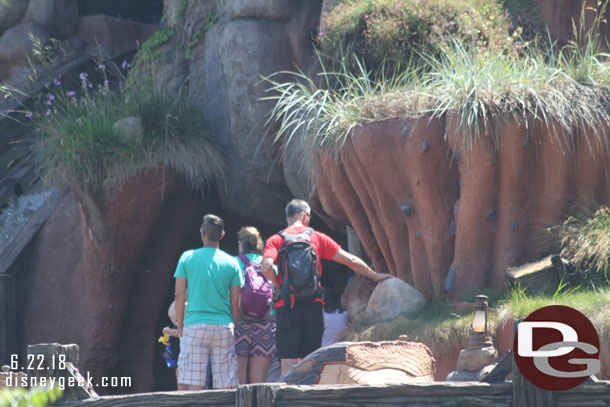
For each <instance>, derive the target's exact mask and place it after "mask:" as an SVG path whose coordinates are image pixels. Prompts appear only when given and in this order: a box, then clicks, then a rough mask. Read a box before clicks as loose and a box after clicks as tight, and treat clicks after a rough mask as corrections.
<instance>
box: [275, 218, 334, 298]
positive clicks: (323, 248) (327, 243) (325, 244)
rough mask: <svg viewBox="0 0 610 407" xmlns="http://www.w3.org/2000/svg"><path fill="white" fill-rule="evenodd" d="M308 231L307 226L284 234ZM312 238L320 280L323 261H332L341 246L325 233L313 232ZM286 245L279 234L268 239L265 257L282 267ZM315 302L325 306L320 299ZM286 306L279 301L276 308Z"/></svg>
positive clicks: (291, 229) (289, 229) (297, 227)
mask: <svg viewBox="0 0 610 407" xmlns="http://www.w3.org/2000/svg"><path fill="white" fill-rule="evenodd" d="M306 229H307V226H291V227H287V228H286V229H284V232H286V233H289V234H291V235H293V234H294V235H296V234H299V233H303V232H304V231H305V230H306ZM310 238H311V246H312V247H313V248H314V249H315V251H316V259H317V263H318V278H320V277H322V260H331V259H332V258H333V257H334V256H335V254H337V252H338V251H339V249H341V246H340V245H339V244H338V243H337V242H335V241H334V240H333V239H331V238H330V237H328V236H327V235H325V234H324V233H321V232H318V231H315V230H314V231H313V233H312V234H311V235H310ZM283 244H284V238H283V237H282V236H280V235H279V234H275V235H273V236H271V237H270V238H269V239H267V243H266V244H265V251H264V252H263V258H264V257H271V258H272V259H273V260H274V262H275V264H276V265H277V266H279V265H280V259H279V251H280V249H281V248H282V245H283ZM278 280H279V282H280V283H281V282H282V276H281V275H278ZM314 301H318V302H321V303H322V304H324V301H323V300H322V299H320V298H318V299H315V300H314ZM283 305H284V300H279V301H278V302H277V303H276V304H275V305H274V307H275V308H279V307H282V306H283Z"/></svg>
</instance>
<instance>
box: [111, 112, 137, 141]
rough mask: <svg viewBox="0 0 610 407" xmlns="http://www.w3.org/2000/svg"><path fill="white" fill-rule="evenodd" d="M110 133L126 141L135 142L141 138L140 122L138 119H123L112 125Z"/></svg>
mask: <svg viewBox="0 0 610 407" xmlns="http://www.w3.org/2000/svg"><path fill="white" fill-rule="evenodd" d="M112 132H113V133H114V134H115V135H117V136H119V137H121V138H123V139H125V140H127V141H137V140H139V139H140V138H141V137H142V121H141V120H140V118H139V117H125V118H123V119H121V120H118V121H117V122H116V123H114V124H113V125H112Z"/></svg>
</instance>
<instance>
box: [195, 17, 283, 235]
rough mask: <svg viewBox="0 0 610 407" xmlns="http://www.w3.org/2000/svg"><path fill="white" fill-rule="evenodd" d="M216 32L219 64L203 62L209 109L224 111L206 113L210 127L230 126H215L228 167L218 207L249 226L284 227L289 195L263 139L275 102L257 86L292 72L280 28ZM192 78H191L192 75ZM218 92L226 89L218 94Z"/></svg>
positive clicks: (251, 25) (257, 25) (245, 25)
mask: <svg viewBox="0 0 610 407" xmlns="http://www.w3.org/2000/svg"><path fill="white" fill-rule="evenodd" d="M215 28H216V29H217V30H218V33H217V35H218V39H217V41H218V46H217V50H218V55H217V57H218V58H219V59H220V61H218V60H214V59H212V60H211V61H209V62H208V61H206V67H210V70H208V71H206V74H207V75H208V79H207V85H208V86H207V87H206V90H207V92H208V95H207V99H208V106H212V105H213V103H214V102H213V101H220V102H221V103H223V104H224V105H225V107H224V109H223V108H222V107H215V108H213V109H211V110H210V111H209V115H210V116H209V119H210V122H211V123H215V122H216V121H217V120H223V119H224V120H228V123H220V122H216V124H215V126H216V128H217V129H218V130H220V131H225V132H226V133H215V135H216V136H217V137H218V139H219V141H220V142H221V144H222V145H223V147H224V149H225V152H226V162H227V163H229V165H228V168H227V172H226V174H225V175H226V181H227V182H226V188H225V189H224V191H223V190H222V189H221V191H220V192H221V194H220V202H221V205H222V207H223V209H225V210H227V211H230V212H232V213H234V214H237V215H240V216H242V217H244V218H246V219H250V221H251V222H255V221H256V222H270V223H272V224H275V225H279V226H281V225H283V224H285V220H284V206H285V205H286V203H287V202H288V201H289V200H290V199H291V198H292V194H291V193H290V191H289V190H288V188H287V187H286V184H285V181H284V179H283V176H282V174H281V172H280V171H279V168H278V165H276V164H274V159H275V158H276V157H274V156H273V155H272V153H273V152H272V149H271V148H270V146H269V145H268V144H264V143H262V141H263V139H264V138H265V136H266V135H267V129H265V120H266V117H267V114H268V113H269V111H270V110H271V109H272V107H273V102H272V101H261V100H260V98H261V97H263V96H266V93H265V89H266V88H267V86H268V85H265V84H264V83H262V82H261V76H265V75H270V74H272V73H274V72H277V71H278V70H282V69H289V68H290V61H291V58H290V50H289V45H288V44H287V41H286V39H285V37H284V35H283V25H282V24H279V23H269V22H262V21H245V20H244V21H233V22H229V23H228V24H226V25H220V24H219V25H217V26H215ZM206 46H207V42H206ZM218 62H220V65H218ZM210 64H215V65H216V67H214V66H210ZM218 67H222V72H221V73H219V72H211V71H212V70H215V69H218ZM193 75H195V73H194V72H191V76H193ZM214 78H218V81H216V80H214ZM222 86H225V87H226V88H225V89H221V87H222ZM221 95H222V96H224V97H225V98H224V99H222V98H221ZM215 114H219V116H218V117H216V116H215ZM225 114H226V115H225ZM223 192H224V193H223ZM243 197H248V205H244V204H243V203H244V202H243Z"/></svg>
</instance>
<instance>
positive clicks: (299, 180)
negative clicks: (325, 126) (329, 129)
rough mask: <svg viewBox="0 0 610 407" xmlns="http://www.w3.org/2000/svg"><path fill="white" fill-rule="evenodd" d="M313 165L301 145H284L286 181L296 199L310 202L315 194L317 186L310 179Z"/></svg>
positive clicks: (283, 162) (289, 143) (294, 143)
mask: <svg viewBox="0 0 610 407" xmlns="http://www.w3.org/2000/svg"><path fill="white" fill-rule="evenodd" d="M300 131H302V129H301V130H300ZM297 138H299V136H297ZM312 165H313V160H312V158H311V157H310V156H309V152H308V150H307V149H306V148H303V147H302V145H301V143H298V142H296V141H292V142H287V143H286V144H284V155H283V157H282V169H283V172H284V180H285V181H286V185H288V188H289V189H290V192H292V194H293V195H294V197H295V198H299V199H304V200H306V201H309V200H310V198H311V196H313V194H314V193H315V190H316V189H315V184H314V182H313V180H312V179H311V177H310V174H311V166H312Z"/></svg>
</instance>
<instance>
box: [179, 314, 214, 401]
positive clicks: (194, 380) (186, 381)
mask: <svg viewBox="0 0 610 407" xmlns="http://www.w3.org/2000/svg"><path fill="white" fill-rule="evenodd" d="M204 326H205V324H199V325H188V326H185V327H184V330H183V332H182V338H181V341H180V356H179V357H178V366H179V368H178V390H180V391H195V390H201V389H203V386H204V384H205V379H206V373H207V372H206V370H205V367H206V366H207V364H208V359H209V357H210V354H209V349H208V348H207V347H206V346H204V344H203V334H204V330H205V328H203V327H204Z"/></svg>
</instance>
